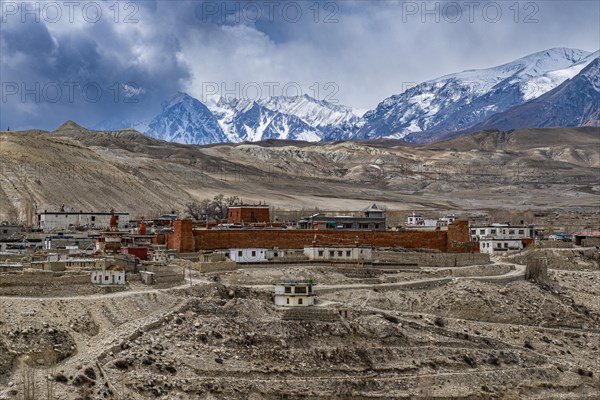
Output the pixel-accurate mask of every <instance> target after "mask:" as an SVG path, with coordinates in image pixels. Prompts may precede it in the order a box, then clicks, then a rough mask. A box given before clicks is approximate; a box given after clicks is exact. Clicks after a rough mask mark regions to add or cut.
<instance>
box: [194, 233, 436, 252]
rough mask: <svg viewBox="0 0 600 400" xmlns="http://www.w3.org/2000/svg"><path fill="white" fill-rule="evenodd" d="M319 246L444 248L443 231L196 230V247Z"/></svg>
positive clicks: (203, 248)
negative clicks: (357, 245) (356, 245)
mask: <svg viewBox="0 0 600 400" xmlns="http://www.w3.org/2000/svg"><path fill="white" fill-rule="evenodd" d="M315 234H316V243H317V244H318V245H337V244H341V245H354V244H355V243H356V242H358V244H360V245H371V246H375V247H406V248H424V249H434V250H439V251H446V248H447V235H446V232H445V231H427V232H425V231H399V232H396V231H388V232H381V231H379V232H377V231H373V232H371V231H318V232H317V231H314V230H266V229H265V230H197V231H194V240H195V249H196V251H198V250H213V249H229V248H235V247H242V248H245V247H266V248H272V247H279V248H282V249H302V248H304V246H310V245H311V244H312V243H313V240H314V238H315Z"/></svg>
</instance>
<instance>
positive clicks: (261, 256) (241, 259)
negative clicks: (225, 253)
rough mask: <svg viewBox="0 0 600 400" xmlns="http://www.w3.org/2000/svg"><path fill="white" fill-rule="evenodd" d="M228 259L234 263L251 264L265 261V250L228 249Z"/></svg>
mask: <svg viewBox="0 0 600 400" xmlns="http://www.w3.org/2000/svg"><path fill="white" fill-rule="evenodd" d="M229 259H230V260H231V261H235V262H236V263H251V262H263V261H267V249H260V248H247V249H238V248H235V249H229Z"/></svg>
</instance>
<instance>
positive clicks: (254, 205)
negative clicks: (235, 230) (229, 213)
mask: <svg viewBox="0 0 600 400" xmlns="http://www.w3.org/2000/svg"><path fill="white" fill-rule="evenodd" d="M246 207H247V208H269V207H270V206H268V205H267V204H238V205H234V206H229V207H228V208H246Z"/></svg>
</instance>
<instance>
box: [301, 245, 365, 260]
mask: <svg viewBox="0 0 600 400" xmlns="http://www.w3.org/2000/svg"><path fill="white" fill-rule="evenodd" d="M304 255H305V256H307V257H308V259H309V260H314V261H319V260H326V261H337V260H340V261H344V260H348V261H351V260H364V261H369V260H371V259H372V258H373V248H372V247H367V246H304Z"/></svg>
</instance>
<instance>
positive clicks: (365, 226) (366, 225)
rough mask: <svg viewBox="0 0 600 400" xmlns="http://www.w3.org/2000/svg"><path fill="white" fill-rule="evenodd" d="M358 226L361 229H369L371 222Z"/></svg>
mask: <svg viewBox="0 0 600 400" xmlns="http://www.w3.org/2000/svg"><path fill="white" fill-rule="evenodd" d="M358 227H359V228H360V229H369V224H359V225H358Z"/></svg>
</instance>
